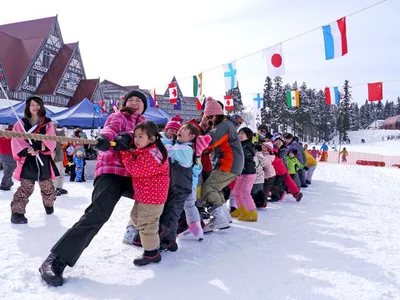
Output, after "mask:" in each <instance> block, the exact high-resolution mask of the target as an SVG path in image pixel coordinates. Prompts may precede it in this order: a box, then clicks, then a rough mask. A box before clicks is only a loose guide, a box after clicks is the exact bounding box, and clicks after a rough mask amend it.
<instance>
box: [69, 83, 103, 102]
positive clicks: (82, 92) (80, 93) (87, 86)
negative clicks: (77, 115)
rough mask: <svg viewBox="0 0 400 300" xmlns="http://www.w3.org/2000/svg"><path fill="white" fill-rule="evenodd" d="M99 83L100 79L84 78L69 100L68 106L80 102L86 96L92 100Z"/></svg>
mask: <svg viewBox="0 0 400 300" xmlns="http://www.w3.org/2000/svg"><path fill="white" fill-rule="evenodd" d="M99 83H100V81H99V79H82V80H81V81H80V82H79V85H78V87H77V88H76V91H75V94H74V96H73V97H72V98H71V100H69V102H68V107H71V106H74V105H75V104H78V103H79V102H81V101H82V100H83V99H85V98H88V99H89V100H91V101H92V98H93V96H94V93H95V92H96V88H97V87H98V85H99Z"/></svg>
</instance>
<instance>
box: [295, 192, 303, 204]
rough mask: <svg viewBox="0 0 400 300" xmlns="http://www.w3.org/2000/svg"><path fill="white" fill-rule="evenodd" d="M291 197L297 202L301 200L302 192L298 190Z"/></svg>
mask: <svg viewBox="0 0 400 300" xmlns="http://www.w3.org/2000/svg"><path fill="white" fill-rule="evenodd" d="M293 197H294V198H295V199H296V201H297V202H299V201H300V200H301V198H303V193H302V192H298V193H296V194H294V195H293Z"/></svg>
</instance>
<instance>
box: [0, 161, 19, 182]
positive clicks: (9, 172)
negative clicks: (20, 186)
mask: <svg viewBox="0 0 400 300" xmlns="http://www.w3.org/2000/svg"><path fill="white" fill-rule="evenodd" d="M0 162H1V163H2V164H3V178H2V179H1V187H2V188H5V189H9V188H11V186H13V185H14V182H13V180H12V176H13V174H14V171H15V168H16V167H17V163H16V161H15V160H14V158H13V157H12V155H10V154H1V155H0Z"/></svg>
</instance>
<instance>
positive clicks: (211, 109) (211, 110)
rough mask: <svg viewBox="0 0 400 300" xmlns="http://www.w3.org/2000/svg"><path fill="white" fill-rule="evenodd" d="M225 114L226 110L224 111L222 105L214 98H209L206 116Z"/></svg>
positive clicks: (205, 110)
mask: <svg viewBox="0 0 400 300" xmlns="http://www.w3.org/2000/svg"><path fill="white" fill-rule="evenodd" d="M223 114H224V110H223V109H222V107H221V105H220V104H219V103H218V102H217V101H216V100H214V99H213V98H212V97H208V98H207V101H206V106H205V108H204V115H205V116H206V117H208V116H217V115H223Z"/></svg>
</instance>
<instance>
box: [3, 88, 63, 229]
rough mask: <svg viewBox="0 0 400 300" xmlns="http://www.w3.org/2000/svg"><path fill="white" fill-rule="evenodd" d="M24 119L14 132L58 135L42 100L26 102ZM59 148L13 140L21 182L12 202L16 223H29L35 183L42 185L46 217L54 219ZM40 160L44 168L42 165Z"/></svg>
mask: <svg viewBox="0 0 400 300" xmlns="http://www.w3.org/2000/svg"><path fill="white" fill-rule="evenodd" d="M24 115H25V117H24V118H22V119H21V120H19V121H18V122H17V123H15V124H14V127H13V131H16V132H24V130H25V131H26V132H28V133H36V134H46V135H56V134H55V131H54V125H53V123H52V122H51V119H50V118H47V117H46V109H45V108H44V103H43V100H42V99H41V98H40V97H39V96H35V95H34V96H30V97H29V98H28V99H27V100H26V105H25V111H24ZM55 147H56V142H55V141H32V145H30V144H29V143H28V141H27V140H23V139H15V138H14V139H12V140H11V150H12V154H13V157H14V160H15V161H16V162H17V168H16V170H15V173H14V178H15V179H17V180H19V181H21V185H20V186H19V188H18V189H17V191H16V192H15V194H14V196H13V199H12V201H11V222H12V223H14V224H26V223H28V219H27V218H26V217H25V208H26V205H27V204H28V202H29V197H30V196H31V195H32V193H33V190H34V188H35V181H38V182H39V186H40V193H41V194H42V201H43V205H44V208H45V211H46V214H48V215H51V214H52V213H53V212H54V208H53V204H54V200H55V199H56V196H55V189H54V185H53V181H52V179H54V178H56V177H57V176H59V175H60V174H59V172H58V170H57V167H56V165H55V163H54V161H53V158H52V156H51V155H52V153H53V151H54V148H55ZM39 157H40V160H41V162H42V163H43V165H41V164H40V163H39Z"/></svg>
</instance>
